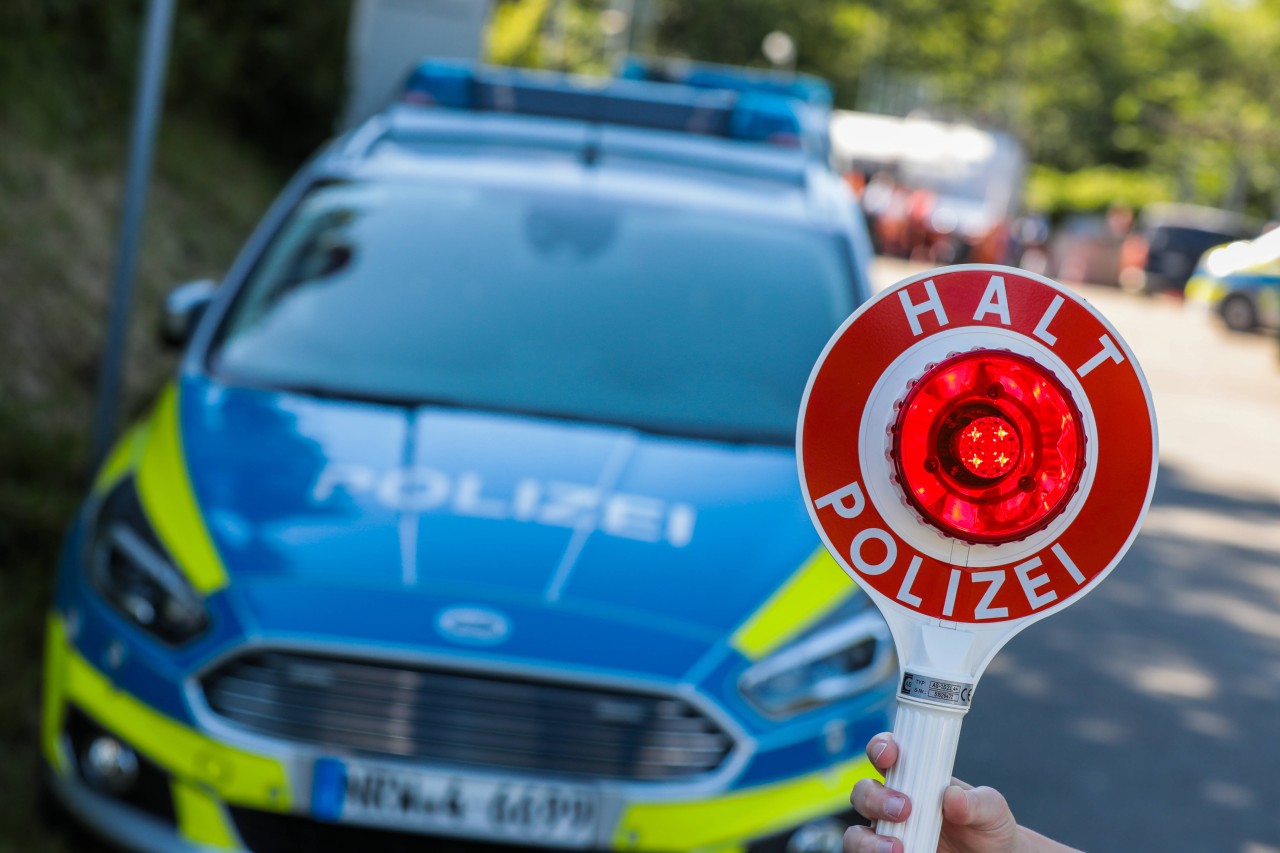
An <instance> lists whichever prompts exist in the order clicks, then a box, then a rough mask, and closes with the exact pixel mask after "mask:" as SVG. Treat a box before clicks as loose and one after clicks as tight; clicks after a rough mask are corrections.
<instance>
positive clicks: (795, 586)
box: [729, 548, 858, 660]
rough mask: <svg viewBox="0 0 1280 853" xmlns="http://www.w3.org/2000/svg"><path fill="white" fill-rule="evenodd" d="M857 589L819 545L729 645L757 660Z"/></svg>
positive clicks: (745, 623) (735, 635)
mask: <svg viewBox="0 0 1280 853" xmlns="http://www.w3.org/2000/svg"><path fill="white" fill-rule="evenodd" d="M857 591H858V587H857V585H856V584H855V583H854V582H853V581H852V580H851V579H850V578H849V576H848V575H846V574H845V573H844V571H843V570H842V569H841V568H840V567H839V566H838V565H836V561H835V560H833V559H832V558H831V555H830V554H828V553H827V549H826V548H819V549H818V550H817V551H815V552H814V554H813V556H812V557H810V558H809V560H808V562H806V563H805V564H804V565H803V566H801V567H800V569H799V570H798V571H797V572H796V573H795V574H794V575H792V576H791V577H790V578H788V579H787V581H786V583H784V584H783V585H782V586H781V587H779V588H778V590H777V592H775V593H774V594H773V595H772V596H770V598H769V600H768V601H766V602H765V603H764V605H763V606H762V607H761V608H760V609H759V610H757V611H756V612H755V614H753V615H752V616H751V618H750V619H748V620H747V621H746V622H744V623H743V624H742V625H741V627H739V628H738V630H737V631H735V632H734V633H733V636H732V637H731V638H729V644H730V645H731V646H733V648H735V649H737V650H738V651H739V652H741V653H742V654H743V655H744V656H746V657H747V659H749V660H758V659H759V658H762V657H764V656H765V655H767V654H769V653H770V652H772V651H773V650H775V649H777V648H779V647H780V646H782V645H783V644H784V643H785V642H786V641H787V640H790V639H791V638H792V637H794V636H795V635H796V634H799V633H800V632H801V631H803V630H804V629H805V628H807V627H809V626H810V625H812V624H813V623H814V622H816V621H817V620H818V619H821V618H822V617H823V616H826V615H827V614H828V613H830V612H831V611H832V610H834V609H835V608H836V607H837V606H838V605H839V604H841V603H842V602H844V601H845V599H847V598H848V597H849V596H851V595H853V594H854V593H855V592H857Z"/></svg>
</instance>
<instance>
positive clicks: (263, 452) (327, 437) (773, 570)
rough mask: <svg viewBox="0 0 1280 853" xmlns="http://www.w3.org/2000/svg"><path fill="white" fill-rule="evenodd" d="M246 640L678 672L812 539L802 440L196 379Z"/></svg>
mask: <svg viewBox="0 0 1280 853" xmlns="http://www.w3.org/2000/svg"><path fill="white" fill-rule="evenodd" d="M181 429H182V437H183V446H184V450H185V452H186V455H187V460H188V468H189V471H190V475H191V480H192V486H193V489H194V492H195V495H196V498H197V501H198V502H199V504H200V507H201V510H202V512H203V515H204V518H205V520H206V523H207V525H208V528H209V531H210V533H211V535H212V537H213V540H214V543H215V545H216V546H217V549H218V551H219V554H220V555H221V557H222V560H223V563H224V564H225V567H226V570H227V573H228V576H229V577H230V581H231V582H230V588H229V590H228V596H229V597H230V600H231V602H232V605H233V607H234V608H235V609H236V613H237V616H238V618H240V619H242V620H243V621H244V623H245V624H244V627H245V630H246V632H249V633H253V634H255V635H258V636H265V637H274V638H282V637H287V638H289V639H290V640H291V641H309V642H315V643H323V644H334V643H337V644H342V645H344V646H349V645H351V644H356V645H359V646H360V647H362V648H365V647H373V648H376V647H378V646H387V647H395V648H397V649H404V648H410V649H413V650H417V651H422V650H426V651H433V650H435V651H441V650H444V651H448V652H450V653H456V654H464V655H465V654H481V653H482V654H484V655H485V656H487V657H493V656H498V657H504V658H508V659H511V660H519V661H524V662H526V663H533V664H537V663H546V664H554V665H557V666H564V665H569V666H573V665H575V664H578V665H581V666H583V667H599V666H605V667H610V668H615V669H624V670H627V671H629V672H637V671H639V672H643V673H644V674H648V675H653V676H661V677H664V678H676V677H679V676H681V675H682V674H684V673H686V672H687V671H688V670H689V668H690V667H692V666H694V665H695V664H696V663H697V662H698V661H699V660H702V659H703V658H705V657H706V654H707V652H708V650H709V649H711V648H712V647H715V646H717V645H719V644H721V641H723V640H724V639H725V637H726V636H727V635H728V634H729V633H730V632H732V630H733V629H734V628H735V627H736V626H738V625H740V624H741V623H742V622H743V621H744V620H745V619H746V618H747V617H749V616H750V615H751V614H752V613H753V612H754V611H755V610H757V609H758V608H759V607H760V605H761V604H762V603H763V602H764V601H765V600H766V599H767V598H768V597H769V595H770V594H771V593H773V592H774V590H776V589H777V587H778V586H779V585H780V584H781V583H782V582H783V581H784V580H785V579H786V578H787V577H788V576H789V575H791V574H792V573H793V572H795V571H796V569H797V568H798V567H799V566H800V565H801V564H802V563H803V562H804V561H805V560H806V559H807V558H808V557H809V556H810V555H811V554H812V553H813V551H814V550H815V548H817V547H818V541H817V537H816V536H815V535H814V532H813V529H812V527H811V526H810V523H809V520H808V516H807V514H806V512H805V510H804V506H803V502H802V499H801V497H800V493H799V488H798V483H797V478H796V472H795V459H794V454H793V451H792V450H791V449H790V448H785V447H761V446H749V445H738V444H723V443H714V442H707V441H700V440H691V439H684V438H675V437H666V436H655V435H649V434H644V433H640V432H636V431H633V430H629V429H625V428H620V427H613V426H602V425H597V424H583V423H577V422H567V421H556V420H548V419H542V418H534V417H527V416H520V415H512V414H495V413H484V412H476V411H468V410H461V409H456V408H439V407H432V406H423V407H417V408H409V407H400V406H390V405H378V404H369V403H359V402H351V401H344V400H332V399H323V398H316V397H309V396H303V395H295V394H287V393H278V392H270V391H263V390H256V389H246V388H238V387H226V386H222V385H219V384H216V383H213V382H208V381H204V380H187V381H186V382H185V384H184V388H183V391H182V394H181Z"/></svg>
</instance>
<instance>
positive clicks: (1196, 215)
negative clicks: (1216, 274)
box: [1120, 204, 1258, 293]
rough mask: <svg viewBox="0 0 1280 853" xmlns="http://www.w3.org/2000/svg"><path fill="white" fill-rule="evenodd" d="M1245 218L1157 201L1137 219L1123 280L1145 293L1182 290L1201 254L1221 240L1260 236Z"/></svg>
mask: <svg viewBox="0 0 1280 853" xmlns="http://www.w3.org/2000/svg"><path fill="white" fill-rule="evenodd" d="M1257 234H1258V229H1257V227H1256V226H1254V225H1253V224H1252V223H1251V222H1250V221H1249V220H1248V219H1246V218H1245V217H1243V216H1241V215H1239V214H1236V213H1232V212H1230V211H1226V210H1218V209H1216V208H1212V207H1199V206H1196V205H1189V204H1153V205H1149V206H1147V207H1146V208H1145V209H1144V210H1143V211H1142V214H1141V216H1139V217H1138V224H1137V227H1136V228H1135V229H1134V233H1133V235H1131V237H1130V241H1131V243H1136V244H1137V251H1127V252H1126V253H1125V254H1126V256H1127V257H1126V258H1125V267H1126V268H1125V269H1122V270H1121V272H1120V283H1121V285H1122V286H1123V287H1125V288H1127V289H1129V290H1137V291H1141V292H1143V293H1159V292H1168V291H1172V292H1175V293H1181V292H1182V291H1183V289H1184V288H1185V287H1186V286H1187V280H1188V279H1189V278H1190V277H1191V273H1192V271H1193V270H1194V269H1195V268H1196V262H1197V261H1199V260H1200V256H1201V255H1202V254H1204V253H1205V252H1207V251H1208V250H1209V249H1212V248H1213V247H1214V246H1219V245H1221V244H1223V243H1230V242H1232V241H1234V240H1248V239H1250V238H1252V237H1256V236H1257Z"/></svg>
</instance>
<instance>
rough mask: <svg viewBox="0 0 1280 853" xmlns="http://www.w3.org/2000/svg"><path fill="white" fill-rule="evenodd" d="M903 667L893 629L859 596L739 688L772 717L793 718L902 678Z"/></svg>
mask: <svg viewBox="0 0 1280 853" xmlns="http://www.w3.org/2000/svg"><path fill="white" fill-rule="evenodd" d="M897 666H898V663H897V659H896V657H895V655H894V651H893V640H892V638H891V637H890V635H889V627H888V626H887V625H886V624H885V622H884V619H883V618H881V616H880V614H879V612H877V611H876V610H875V608H874V607H871V606H870V603H869V601H868V600H867V596H866V595H865V594H864V593H857V594H855V595H854V596H853V597H852V598H851V599H850V600H849V601H848V602H846V603H845V604H844V605H841V606H840V607H839V608H837V609H836V611H835V612H834V613H832V614H831V615H830V616H828V617H826V618H825V619H823V620H822V621H821V622H819V623H818V624H817V625H815V626H814V627H813V628H811V629H810V630H809V631H807V632H805V633H804V634H803V635H801V636H800V638H799V639H797V640H796V641H795V642H793V643H791V644H790V645H788V646H786V647H785V648H784V649H782V650H781V651H779V652H777V653H776V654H774V655H772V656H771V657H768V658H766V659H765V660H763V661H761V662H760V663H758V664H756V665H755V666H753V667H752V668H751V669H749V670H747V671H746V672H745V673H743V675H742V678H741V679H740V680H739V681H738V689H739V690H741V691H742V695H743V696H745V697H746V698H747V699H748V700H749V701H750V702H751V703H752V704H753V705H755V706H756V707H757V708H759V709H760V710H761V711H762V712H764V713H765V714H766V715H767V716H770V717H787V716H791V715H793V714H797V713H799V712H800V711H804V710H808V709H810V708H816V707H818V706H820V705H825V704H827V703H829V702H835V701H837V700H839V699H845V698H847V697H849V696H853V695H856V694H858V693H862V692H864V691H866V690H869V689H870V688H872V687H875V686H876V685H878V684H880V683H882V682H883V681H885V680H886V679H889V678H892V677H896V675H897Z"/></svg>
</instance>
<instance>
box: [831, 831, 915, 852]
mask: <svg viewBox="0 0 1280 853" xmlns="http://www.w3.org/2000/svg"><path fill="white" fill-rule="evenodd" d="M844 853H902V842H901V841H899V840H898V839H896V838H885V837H884V836H882V835H876V834H875V833H874V832H872V831H871V829H870V828H869V827H866V826H851V827H849V828H848V829H847V830H845V833H844Z"/></svg>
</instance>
